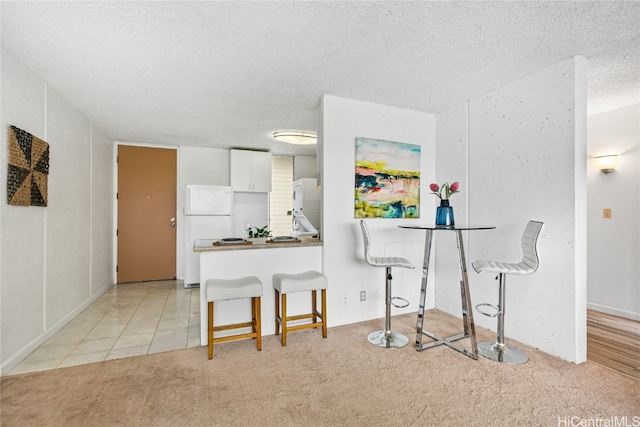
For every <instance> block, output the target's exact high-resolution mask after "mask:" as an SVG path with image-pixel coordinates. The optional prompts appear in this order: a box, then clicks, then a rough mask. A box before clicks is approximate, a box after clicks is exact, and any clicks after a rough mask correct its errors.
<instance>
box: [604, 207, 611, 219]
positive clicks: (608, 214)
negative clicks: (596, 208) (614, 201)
mask: <svg viewBox="0 0 640 427" xmlns="http://www.w3.org/2000/svg"><path fill="white" fill-rule="evenodd" d="M602 217H603V218H611V209H610V208H604V209H603V210H602Z"/></svg>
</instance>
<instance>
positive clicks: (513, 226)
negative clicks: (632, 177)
mask: <svg viewBox="0 0 640 427" xmlns="http://www.w3.org/2000/svg"><path fill="white" fill-rule="evenodd" d="M585 76H586V62H585V60H584V58H579V57H578V58H573V59H571V60H567V61H564V62H561V63H559V64H556V65H554V66H551V67H548V68H546V69H544V70H542V71H540V72H538V73H536V74H533V75H530V76H527V77H525V78H523V79H521V80H519V81H516V82H513V83H511V84H509V85H507V86H505V87H503V88H501V89H498V90H496V91H493V92H491V93H488V94H486V95H484V96H481V97H478V98H475V99H472V100H470V101H469V103H468V117H466V118H465V115H464V114H460V112H462V111H463V110H464V107H463V106H461V107H458V110H459V111H449V112H447V113H446V114H443V115H439V116H438V128H439V133H438V154H439V155H438V171H440V168H441V167H442V168H443V169H445V170H446V169H448V168H452V169H454V170H459V162H460V160H459V159H457V158H455V156H452V155H450V154H449V151H447V150H446V147H447V146H449V145H455V144H456V143H458V139H459V138H458V136H457V133H458V132H459V129H465V128H466V129H467V135H466V138H467V145H468V152H467V156H468V174H467V176H466V177H465V178H464V179H465V180H466V181H467V191H468V203H469V205H468V206H469V210H468V211H469V212H468V217H469V222H470V223H477V224H492V225H496V226H497V228H496V229H495V230H493V231H491V232H482V235H480V234H474V233H475V232H470V233H469V238H468V242H469V244H468V248H469V249H468V257H467V258H468V261H469V263H471V262H472V261H473V260H475V259H479V258H483V259H494V260H504V261H518V260H519V259H520V257H521V252H520V237H521V235H522V231H523V229H524V227H525V225H526V222H527V221H528V220H529V219H534V220H540V221H543V222H544V223H545V226H544V228H543V230H542V234H541V237H540V242H539V246H538V247H539V251H540V257H541V266H540V269H539V270H538V271H537V272H536V273H535V274H534V275H531V276H523V277H515V276H509V277H508V279H507V301H506V326H505V334H506V336H507V338H514V339H516V340H519V341H521V342H524V343H526V344H529V345H532V346H535V347H539V348H540V349H541V350H543V351H546V352H548V353H551V354H554V355H557V356H559V357H562V358H563V359H566V360H570V361H574V362H578V363H580V362H582V361H584V360H585V358H586V342H585V341H586V322H585V321H584V315H585V308H586V296H585V295H586V294H585V291H586V264H585V258H586V220H585V218H586V176H585V173H584V168H585V164H586V139H585V129H586V100H585V99H586V82H585ZM441 117H442V118H443V120H442V121H440V118H441ZM441 126H442V127H444V126H446V127H448V128H449V129H451V128H454V130H450V131H449V133H448V134H447V133H446V132H445V131H444V130H443V129H441ZM441 136H442V139H441ZM456 220H457V218H456ZM441 256H442V253H441V251H439V252H438V260H439V261H440V257H441ZM440 273H443V274H445V275H446V274H447V273H446V272H441V271H439V274H440ZM448 274H449V275H450V276H453V275H454V274H455V273H454V272H453V271H450V272H449V273H448ZM470 281H471V296H472V300H473V303H474V304H477V303H480V302H491V303H494V304H495V303H497V283H496V281H495V280H494V275H493V274H486V273H485V274H480V275H478V274H475V272H471V273H470ZM438 296H439V298H438V307H439V308H443V309H444V310H445V311H451V310H454V307H456V308H457V306H458V302H457V300H459V297H458V295H454V294H452V295H448V296H445V295H441V294H438ZM475 320H476V323H478V324H479V325H481V326H484V327H488V328H490V329H492V330H495V329H496V324H495V319H493V318H484V317H482V316H480V315H479V314H478V313H476V317H475Z"/></svg>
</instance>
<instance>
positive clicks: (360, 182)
mask: <svg viewBox="0 0 640 427" xmlns="http://www.w3.org/2000/svg"><path fill="white" fill-rule="evenodd" d="M355 159H356V165H355V166H356V182H355V217H356V218H420V146H419V145H415V144H406V143H403V142H393V141H384V140H380V139H371V138H362V137H357V138H356V157H355Z"/></svg>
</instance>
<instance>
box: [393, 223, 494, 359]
mask: <svg viewBox="0 0 640 427" xmlns="http://www.w3.org/2000/svg"><path fill="white" fill-rule="evenodd" d="M400 228H411V229H422V230H426V232H427V236H426V239H425V245H424V259H423V262H422V286H421V289H420V300H419V307H418V318H417V321H416V344H415V348H416V350H417V351H422V350H426V349H428V348H432V347H437V346H439V345H446V346H447V347H449V348H452V349H454V350H456V351H458V352H460V353H462V354H464V355H465V356H468V357H470V358H472V359H474V360H477V359H478V345H477V341H476V328H475V325H474V323H473V310H472V307H473V306H472V305H471V297H470V294H469V278H468V276H467V263H466V260H465V255H464V243H463V241H462V231H463V230H486V229H492V228H495V227H493V226H478V227H475V226H462V227H446V228H445V227H436V226H404V225H401V226H400ZM434 230H446V231H454V232H455V234H456V240H457V245H458V258H459V261H460V274H461V277H462V280H460V301H461V304H462V326H463V331H462V333H459V334H457V335H453V336H450V337H445V338H443V337H440V336H439V335H436V334H435V333H433V332H430V331H427V330H425V329H424V306H425V301H426V297H427V279H428V276H429V258H430V257H431V247H432V245H433V232H434ZM423 336H427V337H429V338H431V339H432V340H433V342H428V343H424V344H423V343H422V337H423ZM465 338H469V339H470V340H471V351H469V350H467V349H465V348H462V347H460V346H459V345H456V344H454V342H456V341H458V340H461V339H465Z"/></svg>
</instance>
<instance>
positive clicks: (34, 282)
mask: <svg viewBox="0 0 640 427" xmlns="http://www.w3.org/2000/svg"><path fill="white" fill-rule="evenodd" d="M1 73H2V75H1V85H2V99H1V108H2V119H1V123H2V132H0V135H1V147H0V188H2V189H3V190H2V191H6V190H5V189H6V177H7V166H6V165H7V163H8V158H7V153H8V128H9V126H10V125H14V126H17V127H19V128H21V129H23V130H25V131H27V132H29V133H31V134H33V135H35V136H37V137H39V138H41V139H43V140H44V141H46V142H48V143H49V146H50V159H49V163H50V169H49V183H48V189H49V190H48V195H49V200H48V201H49V205H48V206H47V207H22V206H10V205H8V203H7V199H6V197H3V198H2V202H1V204H0V214H1V215H0V218H1V221H0V236H1V246H0V248H1V249H0V265H1V267H2V268H1V270H2V272H1V274H0V307H1V314H0V322H1V329H2V333H1V335H0V339H1V342H0V344H1V345H0V347H1V350H0V357H1V369H2V373H3V374H4V373H6V372H8V371H9V370H10V369H11V368H13V366H15V365H16V364H17V363H18V362H19V361H20V360H21V359H22V358H24V357H26V356H27V355H28V354H29V353H30V352H31V351H33V350H34V349H35V348H37V347H38V346H39V345H40V344H42V343H43V342H44V341H45V340H46V339H47V338H48V337H50V336H51V335H52V334H53V333H54V332H55V331H57V330H58V329H59V328H60V327H62V326H63V325H64V324H66V322H68V321H69V320H70V319H72V318H73V317H74V316H75V315H77V314H78V313H79V312H80V311H82V310H83V309H84V308H85V307H86V306H87V305H89V304H90V303H91V302H92V301H93V300H94V299H95V298H97V297H98V296H99V295H100V294H101V293H102V292H104V291H105V290H106V289H107V288H108V287H109V286H110V285H111V284H112V277H111V266H112V264H113V258H112V256H111V254H112V243H111V242H112V240H111V233H112V232H113V228H112V226H111V224H112V223H113V217H112V209H111V207H112V203H113V200H112V198H111V196H112V194H113V193H112V182H113V175H112V169H111V155H110V153H111V149H112V145H113V142H112V141H111V140H110V139H109V138H108V137H107V136H106V135H104V134H103V133H102V132H100V130H98V129H97V128H95V127H94V126H93V125H92V123H91V122H90V121H89V120H88V119H87V118H86V117H84V116H83V115H82V114H81V113H80V112H78V111H77V110H75V109H74V108H73V106H71V105H70V104H69V103H67V102H66V101H65V100H64V99H63V98H61V97H60V96H59V95H58V94H57V93H56V92H55V90H53V89H51V88H50V87H49V86H48V85H47V83H46V82H45V81H43V80H41V79H40V78H38V77H37V76H36V75H35V74H34V73H33V72H32V71H31V70H30V69H28V68H27V67H25V66H24V65H23V64H22V63H20V62H19V61H18V60H17V59H16V58H15V57H14V56H13V55H12V54H11V53H10V52H8V51H7V50H6V49H4V48H3V50H2V69H1Z"/></svg>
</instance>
